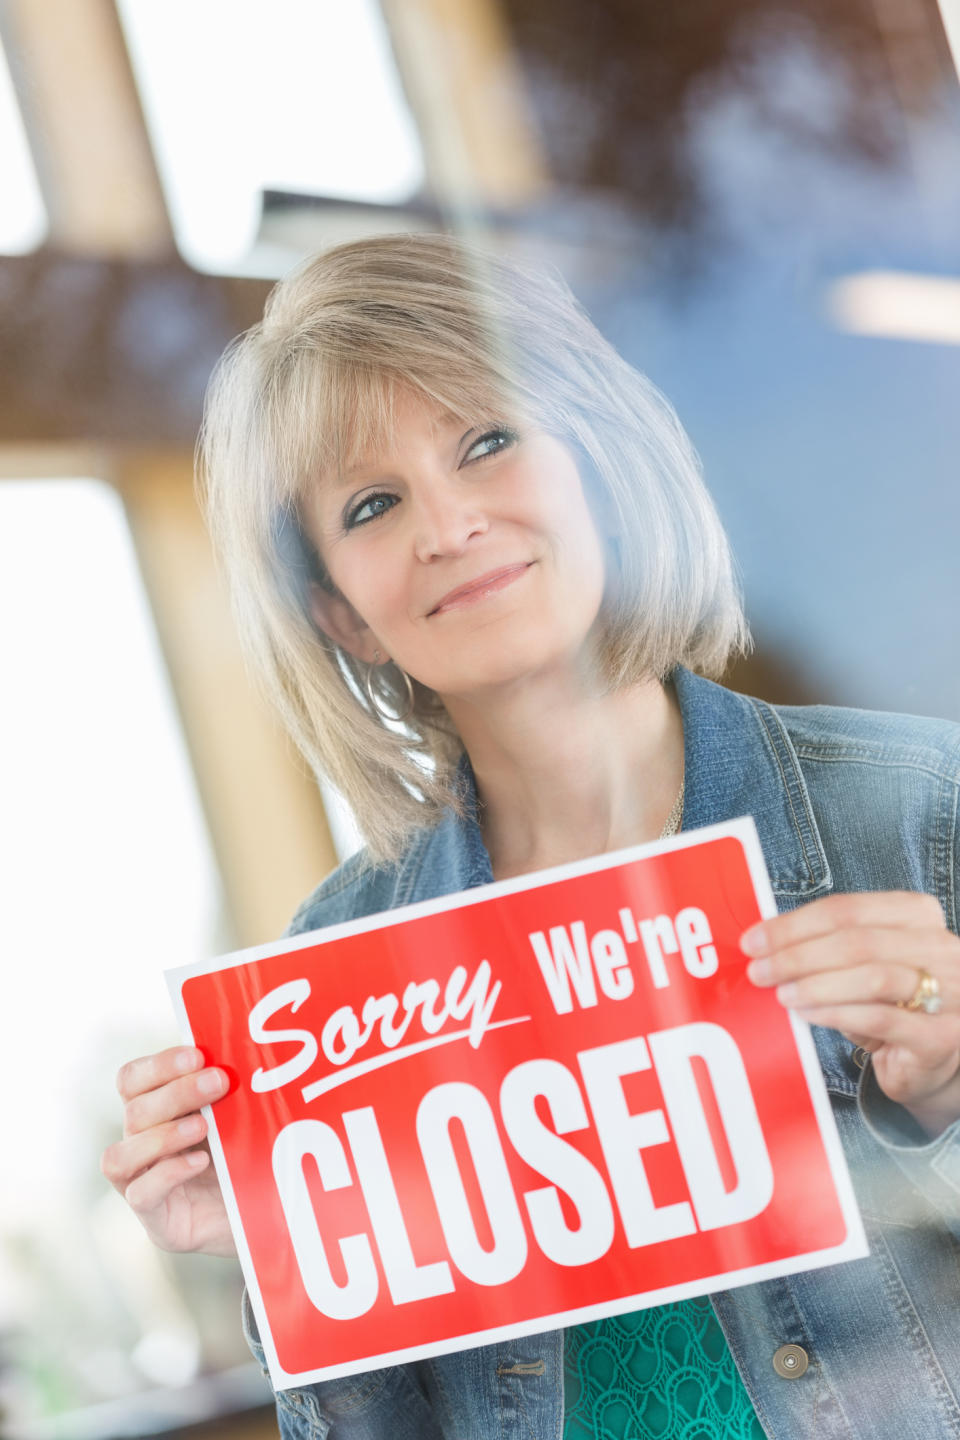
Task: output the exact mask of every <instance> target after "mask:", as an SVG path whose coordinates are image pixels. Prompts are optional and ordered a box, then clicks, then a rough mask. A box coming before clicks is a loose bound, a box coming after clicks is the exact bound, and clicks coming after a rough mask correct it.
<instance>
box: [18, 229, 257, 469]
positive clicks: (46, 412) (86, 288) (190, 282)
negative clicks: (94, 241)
mask: <svg viewBox="0 0 960 1440" xmlns="http://www.w3.org/2000/svg"><path fill="white" fill-rule="evenodd" d="M269 289H270V287H269V285H268V284H266V283H264V282H263V281H260V280H235V279H231V278H228V277H225V276H216V275H198V274H197V273H196V272H195V271H193V270H190V269H189V268H188V267H187V266H186V265H184V264H183V262H182V261H180V260H176V259H171V260H168V261H165V262H156V263H150V264H147V263H136V262H129V261H119V260H114V261H107V260H90V259H81V258H79V257H77V256H70V255H63V254H57V253H55V252H53V251H51V250H40V251H37V252H36V253H35V254H33V255H24V256H16V257H0V443H3V442H6V443H8V444H11V443H19V442H29V443H36V442H46V441H59V440H62V441H66V442H68V443H71V444H72V443H75V442H77V441H93V442H106V443H111V444H113V443H127V444H132V445H144V446H150V445H153V446H178V445H179V446H186V447H192V445H193V442H194V439H195V437H196V433H197V427H198V425H199V422H200V414H201V407H202V403H203V392H204V389H205V387H206V383H207V380H208V378H209V376H210V371H211V370H212V368H213V365H214V363H215V362H216V360H217V357H218V356H219V355H220V353H221V351H222V350H223V348H224V346H225V345H226V344H227V342H228V340H230V339H232V337H233V336H234V335H236V334H237V333H238V332H239V331H240V330H245V329H246V328H247V327H248V326H249V325H252V324H253V323H254V321H255V320H258V319H259V318H260V315H261V314H262V312H263V303H264V300H265V299H266V296H267V293H268V291H269Z"/></svg>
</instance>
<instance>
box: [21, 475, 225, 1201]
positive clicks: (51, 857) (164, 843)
mask: <svg viewBox="0 0 960 1440" xmlns="http://www.w3.org/2000/svg"><path fill="white" fill-rule="evenodd" d="M0 610H2V613H3V614H4V615H5V616H6V617H7V621H6V623H5V624H4V626H3V627H2V630H0V679H2V686H3V693H4V695H5V697H6V699H5V702H4V706H3V718H2V721H0V724H2V731H3V744H2V745H0V794H2V795H3V805H2V809H0V873H2V875H3V877H4V885H3V889H4V904H3V918H2V922H0V941H2V944H0V948H2V950H3V953H4V955H5V956H6V964H5V968H4V976H5V978H4V986H5V998H4V1013H5V1015H6V1017H7V1019H8V1020H10V1021H13V1019H14V1017H16V1016H20V1017H22V1019H25V1018H26V1017H27V1016H33V1017H34V1018H35V1019H39V1016H40V1009H38V1007H41V1008H42V1012H43V1032H44V1045H45V1047H46V1054H45V1056H44V1058H43V1063H42V1064H38V1063H37V1062H38V1060H39V1056H38V1055H37V1054H36V1053H35V1047H36V1045H37V1033H38V1032H37V1031H36V1030H35V1029H34V1027H33V1023H32V1022H31V1023H30V1024H24V1023H21V1021H18V1022H17V1023H15V1024H11V1026H10V1033H9V1035H8V1036H7V1038H6V1040H5V1042H4V1044H3V1046H2V1047H0V1088H2V1089H3V1092H4V1093H5V1094H8V1095H11V1094H14V1093H16V1092H17V1091H18V1090H19V1089H20V1088H21V1087H22V1084H23V1077H25V1076H26V1075H28V1074H29V1075H30V1077H31V1079H30V1105H29V1107H28V1106H23V1107H18V1106H13V1107H12V1108H11V1113H10V1114H9V1115H8V1117H7V1124H8V1127H13V1129H14V1130H16V1127H17V1126H20V1125H22V1127H23V1133H22V1134H21V1135H14V1134H13V1133H10V1134H9V1141H10V1144H11V1145H12V1146H14V1149H13V1150H12V1151H11V1153H16V1154H25V1153H27V1151H28V1150H29V1149H30V1147H31V1139H32V1138H33V1137H36V1136H38V1135H42V1136H43V1137H44V1143H43V1144H42V1145H41V1146H39V1147H37V1150H36V1155H35V1158H34V1160H33V1162H32V1163H31V1165H30V1166H22V1167H20V1171H19V1174H20V1180H19V1183H18V1185H17V1186H16V1187H2V1193H0V1220H3V1219H4V1218H6V1219H8V1220H9V1219H12V1218H13V1216H12V1214H11V1209H13V1211H15V1212H16V1216H17V1218H19V1219H21V1220H26V1219H29V1218H30V1217H36V1216H37V1215H38V1214H40V1213H42V1211H43V1210H44V1209H45V1208H46V1207H47V1205H48V1204H49V1203H51V1201H53V1202H54V1203H57V1202H56V1197H57V1195H58V1192H59V1191H60V1190H61V1188H62V1187H63V1186H65V1185H68V1184H69V1182H70V1177H71V1175H72V1174H73V1173H74V1169H75V1167H79V1170H80V1172H81V1173H83V1174H86V1172H87V1169H88V1165H89V1160H90V1156H89V1154H88V1153H85V1152H84V1147H85V1146H90V1145H91V1144H93V1143H94V1139H93V1137H92V1136H88V1137H85V1138H84V1137H80V1136H79V1135H78V1133H77V1117H76V1115H75V1114H72V1113H71V1110H70V1107H69V1106H68V1105H67V1104H66V1103H65V1099H66V1097H67V1096H69V1095H71V1094H76V1093H77V1091H76V1088H75V1087H76V1082H77V1081H78V1080H79V1078H80V1075H81V1074H82V1073H83V1072H84V1071H86V1070H89V1069H90V1068H91V1067H92V1066H93V1065H94V1057H96V1056H97V1054H98V1053H99V1052H102V1051H103V1049H104V1048H105V1047H106V1048H112V1041H117V1043H120V1044H122V1043H123V1039H122V1038H121V1037H123V1036H124V1032H126V1037H125V1038H126V1043H127V1044H128V1045H129V1044H131V1043H133V1044H136V1043H137V1042H136V1036H137V1034H138V1033H140V1032H141V1031H142V1030H143V1029H144V1028H157V1029H163V1030H164V1031H166V1032H167V1033H168V1038H169V1039H172V1040H173V1041H174V1042H175V1038H176V1027H175V1024H174V1019H173V1014H172V1011H171V1008H170V1004H169V1000H168V998H167V994H166V987H165V984H164V980H163V969H164V967H165V966H168V965H173V964H180V963H183V961H185V960H187V959H190V958H194V957H196V958H200V957H201V956H202V955H204V954H208V953H209V952H210V949H211V947H212V945H214V944H215V943H216V940H217V938H218V937H217V935H216V929H215V926H216V922H217V918H218V914H219V909H218V907H219V886H218V880H217V875H216V870H215V866H214V862H213V858H212V853H211V849H210V845H209V841H208V838H207V832H206V827H205V823H204V819H203V816H202V813H201V810H200V805H199V801H198V798H197V792H196V785H195V782H194V779H193V775H192V773H191V769H190V765H189V761H188V758H187V754H186V747H185V744H184V740H183V737H182V734H181V730H180V724H179V719H178V716H177V714H176V711H175V708H174V704H173V699H172V696H171V693H170V688H169V684H168V682H167V677H166V672H165V669H164V664H163V660H162V657H161V654H160V651H159V646H158V643H157V639H156V635H155V632H154V628H153V622H152V617H151V615H150V612H149V609H148V606H147V601H146V597H145V594H144V590H143V583H142V581H141V579H140V573H139V568H138V565H137V561H136V556H135V554H134V550H133V544H132V542H131V539H130V534H129V530H128V527H127V523H126V517H125V516H124V513H123V507H122V505H121V503H120V501H119V499H118V497H117V495H116V494H115V493H114V492H113V491H112V490H111V489H110V488H109V487H108V486H106V485H104V484H102V483H101V482H98V481H94V480H62V481H25V482H14V481H2V482H0ZM44 997H46V1000H44ZM128 1058H129V1057H128ZM106 1078H107V1080H108V1087H112V1076H108V1077H106ZM78 1149H79V1153H78Z"/></svg>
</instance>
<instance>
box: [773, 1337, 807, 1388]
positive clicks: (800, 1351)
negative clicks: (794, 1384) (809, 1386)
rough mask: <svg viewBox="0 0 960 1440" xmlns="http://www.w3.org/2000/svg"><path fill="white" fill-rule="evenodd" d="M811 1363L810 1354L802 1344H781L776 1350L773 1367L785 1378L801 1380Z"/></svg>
mask: <svg viewBox="0 0 960 1440" xmlns="http://www.w3.org/2000/svg"><path fill="white" fill-rule="evenodd" d="M809 1364H810V1356H809V1355H808V1354H807V1352H806V1350H804V1348H803V1346H802V1345H781V1346H780V1349H779V1350H777V1351H775V1352H774V1356H773V1368H774V1370H776V1372H777V1374H778V1375H779V1376H780V1377H781V1378H782V1379H783V1380H799V1379H800V1376H801V1375H803V1374H804V1373H805V1372H806V1369H807V1366H808V1365H809Z"/></svg>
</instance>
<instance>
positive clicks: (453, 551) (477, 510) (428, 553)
mask: <svg viewBox="0 0 960 1440" xmlns="http://www.w3.org/2000/svg"><path fill="white" fill-rule="evenodd" d="M415 508H416V537H415V548H416V554H417V559H418V560H423V561H430V560H435V559H437V558H439V557H440V556H442V555H459V554H460V553H461V552H462V550H463V549H464V547H465V546H466V545H467V544H468V542H469V541H470V540H471V539H472V538H473V537H474V536H476V535H482V534H483V533H484V532H485V531H486V530H487V528H488V524H489V522H488V520H487V517H486V515H485V514H484V512H483V510H482V508H481V507H480V506H479V504H478V503H477V497H476V495H475V494H471V493H470V490H469V488H468V487H466V486H464V485H463V483H462V482H458V481H456V480H451V479H447V478H445V479H443V480H441V481H438V482H434V483H430V484H428V485H424V486H423V487H422V488H421V490H420V494H419V496H418V497H417V502H416V507H415Z"/></svg>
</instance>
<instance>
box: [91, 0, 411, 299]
mask: <svg viewBox="0 0 960 1440" xmlns="http://www.w3.org/2000/svg"><path fill="white" fill-rule="evenodd" d="M118 8H119V11H120V16H121V19H122V21H123V26H124V30H125V32H126V36H127V42H128V45H129V48H130V54H131V59H132V62H133V66H134V70H135V72H136V76H137V81H138V84H139V87H140V93H141V97H142V100H143V105H144V110H145V112H146V115H147V122H148V125H149V127H150V132H151V137H152V140H153V145H154V150H155V153H156V156H157V163H158V166H159V169H160V173H161V177H162V180H163V184H164V187H165V189H166V193H167V200H168V203H169V206H170V212H171V217H172V220H173V225H174V229H175V231H176V235H177V241H178V244H179V246H180V249H181V251H182V252H183V254H184V256H185V258H186V259H187V260H189V262H190V263H191V264H193V265H195V266H197V268H198V269H201V270H214V271H227V272H230V273H253V272H257V273H264V274H270V273H272V272H271V266H272V264H273V263H274V259H273V257H266V256H264V255H263V254H262V253H261V254H260V255H259V256H257V255H251V254H250V253H249V252H250V251H251V247H252V246H253V245H254V241H255V238H256V233H257V228H258V224H259V219H260V196H261V193H262V192H263V190H265V189H276V190H288V191H294V192H299V193H304V194H316V195H330V196H336V197H339V198H343V199H350V200H365V201H381V202H383V203H396V202H401V201H403V200H405V199H408V198H409V197H410V196H411V195H412V194H413V192H414V191H415V190H416V189H417V188H418V187H419V185H420V184H421V181H422V179H423V159H422V154H421V150H420V144H419V141H418V138H417V134H416V130H415V128H414V124H413V121H412V118H411V116H410V113H409V110H408V109H407V106H406V102H405V100H404V97H403V93H402V90H401V86H400V81H399V77H398V75H397V72H396V67H395V65H394V61H393V55H392V53H391V50H390V43H389V38H388V36H387V32H386V28H385V26H384V23H383V17H382V15H381V13H380V8H379V6H378V5H377V4H376V3H375V0H351V3H350V4H348V5H347V4H343V3H341V0H200V3H199V4H198V3H196V0H119V7H118Z"/></svg>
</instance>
